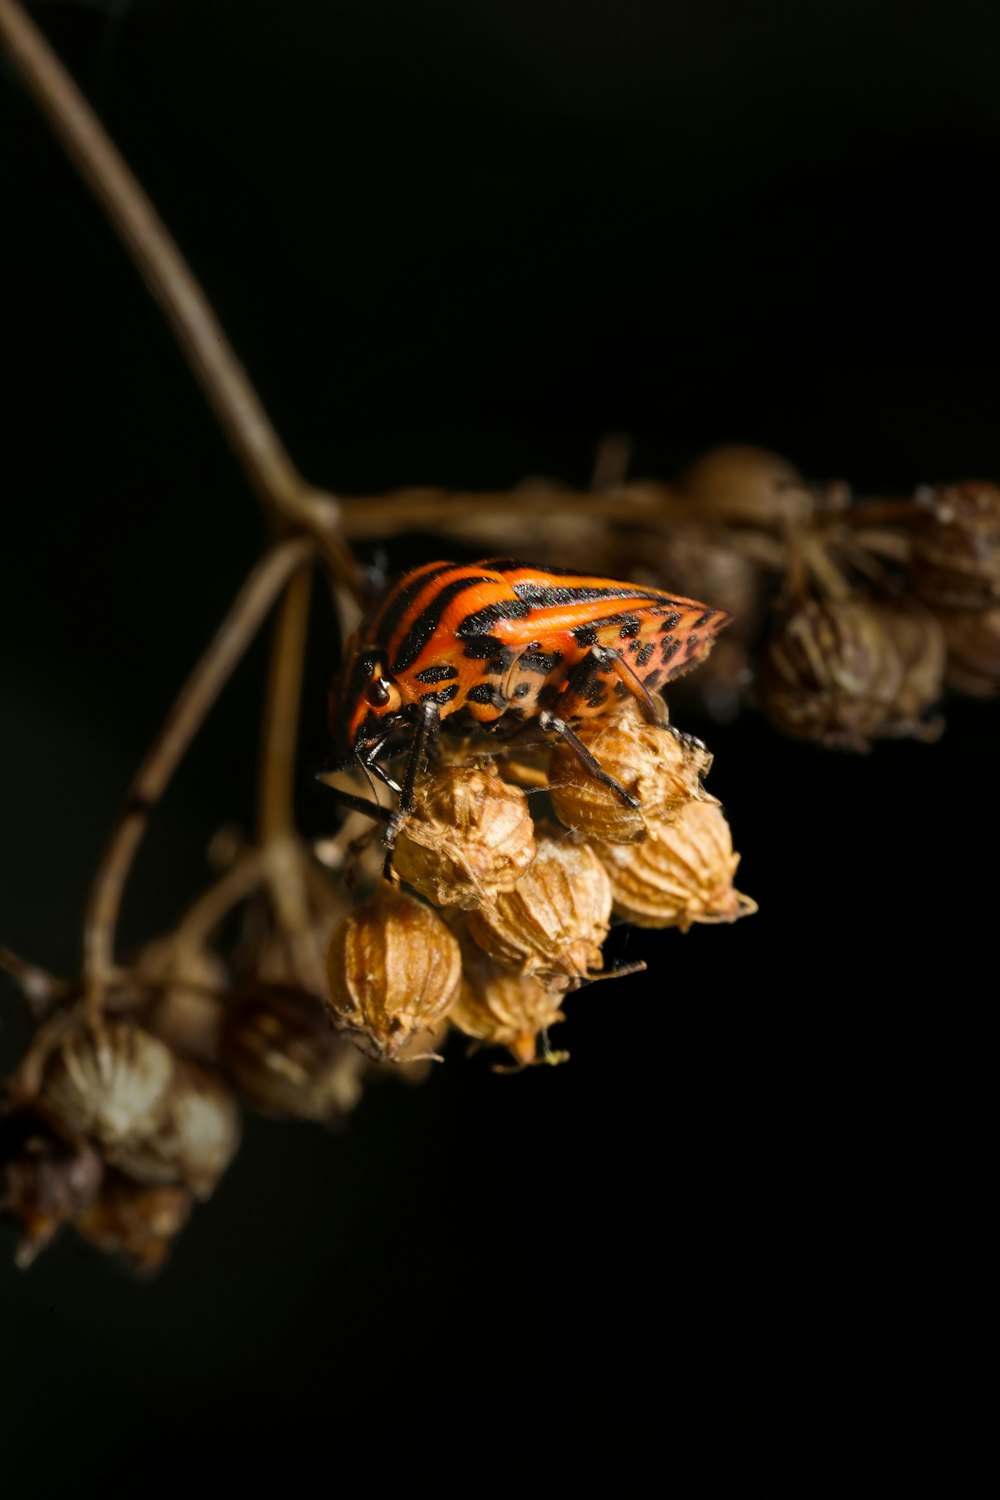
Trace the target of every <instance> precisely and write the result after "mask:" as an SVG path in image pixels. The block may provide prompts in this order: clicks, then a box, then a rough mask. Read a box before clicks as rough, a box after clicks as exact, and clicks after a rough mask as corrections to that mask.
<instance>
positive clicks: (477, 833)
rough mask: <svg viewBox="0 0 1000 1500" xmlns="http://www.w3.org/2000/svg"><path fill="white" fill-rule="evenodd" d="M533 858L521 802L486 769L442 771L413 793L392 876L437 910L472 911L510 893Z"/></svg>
mask: <svg viewBox="0 0 1000 1500" xmlns="http://www.w3.org/2000/svg"><path fill="white" fill-rule="evenodd" d="M534 857H535V835H534V827H533V825H532V821H531V814H530V812H529V811H528V799H527V797H526V796H525V795H524V792H523V791H522V790H521V789H520V787H517V786H511V785H509V784H508V783H507V782H505V781H503V780H501V778H500V775H499V772H498V771H497V769H496V766H495V765H493V764H492V763H490V762H487V763H486V764H484V765H480V766H460V765H450V766H445V767H443V768H442V769H441V770H440V771H438V772H437V773H436V774H435V775H434V776H431V777H428V778H427V779H426V780H425V781H424V782H423V783H422V784H421V785H420V786H419V787H418V788H417V793H416V800H415V805H414V808H413V811H412V812H411V813H410V814H409V815H408V816H407V818H406V821H405V823H404V824H403V826H402V828H401V830H400V832H399V835H398V837H397V840H396V849H395V854H394V855H393V869H394V870H395V871H396V873H397V875H399V876H400V877H401V878H402V879H403V880H405V881H408V882H409V884H410V885H412V886H414V887H415V888H416V889H417V890H418V891H420V893H421V894H422V895H424V896H426V897H427V898H428V899H429V900H431V901H434V902H436V903H437V905H438V906H461V907H465V908H472V907H475V906H482V905H483V904H488V903H490V902H492V901H494V900H495V899H496V897H497V896H498V895H499V894H500V892H501V891H510V890H513V888H514V886H515V884H516V883H517V881H518V878H519V877H520V876H521V875H522V874H523V873H524V871H525V870H526V869H527V868H528V866H529V865H530V864H531V861H532V860H533V859H534Z"/></svg>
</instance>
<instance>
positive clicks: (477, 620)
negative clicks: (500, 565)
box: [455, 578, 531, 641]
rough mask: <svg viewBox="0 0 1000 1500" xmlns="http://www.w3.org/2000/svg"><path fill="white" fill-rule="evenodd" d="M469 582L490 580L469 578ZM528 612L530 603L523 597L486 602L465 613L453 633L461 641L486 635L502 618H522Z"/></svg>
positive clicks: (487, 580) (486, 581) (528, 613)
mask: <svg viewBox="0 0 1000 1500" xmlns="http://www.w3.org/2000/svg"><path fill="white" fill-rule="evenodd" d="M469 582H471V583H476V582H481V583H489V582H490V580H489V579H488V578H483V579H470V580H469ZM530 614H531V605H530V604H528V603H526V602H525V601H524V600H523V599H498V600H497V601H496V603H495V604H487V606H486V608H485V609H477V610H476V612H475V614H471V615H466V617H465V619H464V620H463V621H462V623H461V625H459V627H458V629H457V630H456V631H455V634H456V635H457V636H460V637H461V638H462V640H463V641H464V640H471V639H472V637H473V636H477V635H478V636H482V635H487V634H488V633H489V629H490V626H491V625H499V624H500V622H501V621H502V620H523V619H524V617H525V615H530Z"/></svg>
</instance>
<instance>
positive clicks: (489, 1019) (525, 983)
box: [449, 943, 565, 1066]
mask: <svg viewBox="0 0 1000 1500" xmlns="http://www.w3.org/2000/svg"><path fill="white" fill-rule="evenodd" d="M462 960H463V962H462V987H461V990H460V992H459V997H458V1000H457V1001H456V1002H455V1005H454V1006H453V1007H452V1010H451V1013H450V1016H449V1020H450V1022H451V1024H452V1026H454V1027H455V1028H456V1030H458V1031H461V1032H462V1033H463V1034H464V1035H465V1036H468V1037H473V1038H475V1039H476V1040H477V1041H479V1042H482V1043H484V1044H489V1045H494V1046H499V1047H507V1048H508V1049H509V1050H510V1051H511V1052H512V1053H513V1055H514V1057H515V1059H516V1060H517V1061H518V1062H519V1063H521V1064H522V1065H525V1066H526V1065H527V1064H529V1063H532V1062H533V1061H534V1060H535V1055H536V1050H537V1038H538V1036H539V1035H540V1033H542V1032H545V1031H547V1030H548V1028H549V1027H550V1026H554V1025H555V1024H556V1022H557V1021H562V1020H564V1019H565V1017H564V1016H563V1013H562V1011H561V1010H560V1008H559V1002H560V1000H561V999H562V997H563V987H560V988H556V989H553V988H550V987H549V986H547V985H544V984H542V983H541V981H540V980H538V979H533V978H531V977H530V976H526V975H524V974H520V973H517V972H516V971H514V970H512V969H509V968H506V967H504V965H503V964H500V963H497V962H496V960H495V959H492V958H490V957H489V955H488V954H486V953H484V952H483V951H482V949H480V948H479V947H478V946H477V945H476V944H475V943H468V944H466V946H465V948H464V949H463V953H462Z"/></svg>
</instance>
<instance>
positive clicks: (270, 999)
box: [222, 985, 367, 1120]
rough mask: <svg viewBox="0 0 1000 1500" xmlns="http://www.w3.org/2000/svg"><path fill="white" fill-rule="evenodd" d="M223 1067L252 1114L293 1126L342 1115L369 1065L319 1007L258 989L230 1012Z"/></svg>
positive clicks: (301, 996) (308, 998)
mask: <svg viewBox="0 0 1000 1500" xmlns="http://www.w3.org/2000/svg"><path fill="white" fill-rule="evenodd" d="M222 1060H223V1062H224V1063H225V1065H226V1068H227V1069H228V1071H229V1073H230V1075H231V1076H232V1078H233V1079H234V1080H235V1082H236V1085H237V1087H238V1088H239V1090H240V1093H241V1094H242V1095H243V1097H244V1098H245V1099H246V1101H247V1103H248V1104H250V1105H251V1107H252V1108H253V1109H255V1110H258V1111H259V1112H260V1113H261V1114H265V1115H270V1116H272V1117H273V1118H276V1119H296V1120H332V1119H335V1118H336V1117H337V1116H339V1115H342V1114H346V1112H347V1111H348V1110H350V1109H352V1108H353V1106H354V1105H355V1104H356V1103H357V1101H358V1099H359V1097H360V1094H361V1073H362V1071H363V1070H364V1068H365V1067H366V1066H367V1064H366V1063H365V1061H364V1059H363V1058H362V1056H361V1054H360V1053H359V1052H358V1050H357V1048H356V1047H352V1046H351V1045H350V1044H349V1043H348V1041H347V1040H346V1038H344V1037H342V1036H338V1035H337V1033H336V1032H335V1031H334V1029H333V1027H332V1026H331V1025H330V1020H329V1017H328V1016H327V1013H326V1011H325V1010H324V1008H323V1006H322V1005H321V1004H320V1002H319V1001H318V1000H316V999H315V998H314V997H313V996H312V995H307V994H305V993H304V992H303V991H301V990H293V989H286V988H282V987H279V986H277V985H258V986H256V987H255V988H254V989H253V990H251V991H249V992H248V993H247V994H246V995H245V996H244V997H243V998H242V999H241V1000H240V1001H239V1002H238V1003H237V1004H235V1005H234V1006H232V1008H231V1010H230V1013H229V1017H228V1019H227V1022H226V1029H225V1031H224V1032H223V1036H222Z"/></svg>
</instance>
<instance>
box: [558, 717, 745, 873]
mask: <svg viewBox="0 0 1000 1500" xmlns="http://www.w3.org/2000/svg"><path fill="white" fill-rule="evenodd" d="M578 734H579V738H580V739H581V741H582V742H583V744H584V746H585V747H586V748H587V749H588V750H589V751H590V753H591V754H592V755H594V756H596V758H597V760H598V761H600V764H601V769H602V770H604V771H606V772H607V773H608V775H609V776H613V777H614V778H615V780H616V781H618V782H619V783H620V784H621V785H622V786H623V787H624V788H625V790H626V791H627V792H631V793H632V795H633V796H634V797H636V798H638V801H639V806H638V807H635V808H632V807H626V806H625V805H624V804H623V802H622V801H621V799H620V798H619V796H618V795H617V793H616V792H614V791H612V789H611V788H610V787H608V786H605V784H604V783H603V782H602V781H598V779H597V777H596V776H594V774H593V773H592V772H591V771H589V770H588V769H587V767H586V766H585V765H583V764H582V763H581V761H580V759H579V757H578V756H577V755H575V754H574V752H573V750H572V748H571V747H570V746H569V745H567V744H564V743H562V742H560V743H559V744H558V745H556V747H555V748H554V750H553V751H552V756H551V759H550V761H549V793H550V795H551V798H552V807H553V810H554V812H555V814H556V816H557V817H558V818H559V820H560V821H561V822H563V823H565V824H566V826H567V828H574V829H576V830H577V832H579V833H582V834H584V835H586V837H587V838H593V839H602V840H606V841H608V842H609V843H615V844H634V843H638V842H639V841H640V840H642V839H644V838H645V837H646V835H647V831H648V829H649V828H650V826H651V825H652V824H654V823H656V822H658V821H660V820H661V819H663V818H670V817H672V816H673V815H674V814H675V813H676V812H677V810H678V809H679V808H680V807H682V806H683V805H684V803H685V802H688V801H690V799H691V798H692V797H697V798H701V799H706V800H708V801H710V802H714V801H715V800H716V799H715V798H714V797H710V796H709V794H708V793H707V792H706V791H705V790H704V788H703V787H702V784H701V778H702V776H704V775H705V774H706V773H707V771H708V770H709V768H710V766H711V764H712V757H711V755H710V754H709V752H708V751H707V750H706V749H705V748H704V747H703V746H701V747H699V746H698V745H697V744H695V743H693V742H691V741H687V740H682V739H681V738H679V737H678V736H677V735H676V734H673V733H671V731H670V730H669V729H662V728H660V727H659V725H656V724H647V723H646V721H645V720H644V719H643V718H642V717H641V715H640V714H639V712H638V709H635V708H633V707H632V706H631V705H629V706H628V707H627V708H625V709H624V710H623V712H622V713H621V714H620V715H618V716H616V717H615V718H613V719H594V720H591V721H590V723H584V724H583V725H581V726H580V728H579V730H578Z"/></svg>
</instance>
